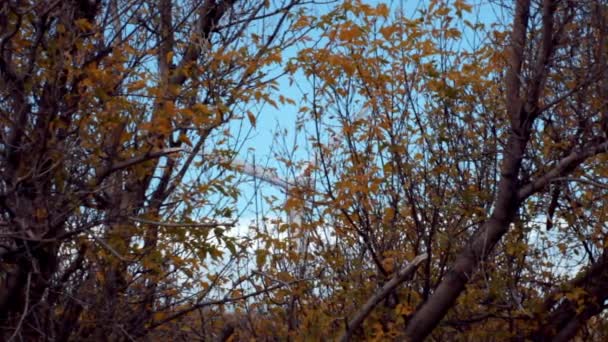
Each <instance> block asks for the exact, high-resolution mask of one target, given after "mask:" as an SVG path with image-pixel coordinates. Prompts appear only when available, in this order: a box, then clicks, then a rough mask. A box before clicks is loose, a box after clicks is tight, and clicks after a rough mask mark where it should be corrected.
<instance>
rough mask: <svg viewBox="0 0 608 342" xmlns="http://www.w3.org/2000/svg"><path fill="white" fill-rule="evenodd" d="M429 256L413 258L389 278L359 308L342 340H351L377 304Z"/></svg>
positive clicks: (412, 273)
mask: <svg viewBox="0 0 608 342" xmlns="http://www.w3.org/2000/svg"><path fill="white" fill-rule="evenodd" d="M427 258H428V255H426V254H421V255H419V256H417V257H415V258H414V260H412V262H410V263H409V264H408V265H407V266H406V267H405V268H403V269H402V270H400V271H399V272H397V274H395V276H393V278H392V279H391V280H389V281H388V282H387V283H386V284H384V286H383V287H382V288H381V289H380V290H379V291H378V292H376V293H375V294H374V295H373V296H371V297H370V298H369V299H368V300H367V302H365V304H364V305H363V306H362V307H361V309H359V311H358V312H357V313H356V314H355V316H354V317H353V319H351V320H350V321H349V322H348V326H347V327H346V331H345V332H344V335H342V337H340V339H339V340H340V341H343V342H346V341H350V339H351V337H352V335H353V333H354V332H355V331H356V330H357V328H359V326H360V325H361V324H362V323H363V321H364V320H365V318H367V316H368V315H369V314H370V313H371V312H372V310H374V308H375V307H376V305H378V303H380V302H381V301H382V300H383V299H384V298H386V296H388V295H389V294H390V293H391V292H392V291H393V290H394V289H395V288H396V287H397V286H399V285H401V284H402V283H403V282H405V281H406V280H408V279H410V278H411V277H412V276H413V275H414V272H416V269H418V265H420V263H422V262H423V261H424V260H426V259H427Z"/></svg>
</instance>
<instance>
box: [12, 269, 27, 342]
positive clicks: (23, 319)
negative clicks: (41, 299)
mask: <svg viewBox="0 0 608 342" xmlns="http://www.w3.org/2000/svg"><path fill="white" fill-rule="evenodd" d="M31 282H32V272H28V273H27V283H26V286H25V307H24V308H23V314H22V315H21V318H20V319H19V323H18V324H17V327H15V331H14V332H13V334H12V335H11V338H9V339H8V342H11V341H13V340H14V339H15V338H16V337H17V334H18V333H19V330H21V326H22V325H23V321H25V316H27V312H28V310H29V305H30V285H31Z"/></svg>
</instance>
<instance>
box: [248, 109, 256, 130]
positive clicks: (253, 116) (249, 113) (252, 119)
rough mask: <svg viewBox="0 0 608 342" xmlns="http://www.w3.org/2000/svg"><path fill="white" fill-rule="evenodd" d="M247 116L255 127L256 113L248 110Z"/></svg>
mask: <svg viewBox="0 0 608 342" xmlns="http://www.w3.org/2000/svg"><path fill="white" fill-rule="evenodd" d="M247 118H248V119H249V122H250V123H251V126H253V127H255V124H256V118H255V115H254V114H253V113H252V112H249V111H248V112H247Z"/></svg>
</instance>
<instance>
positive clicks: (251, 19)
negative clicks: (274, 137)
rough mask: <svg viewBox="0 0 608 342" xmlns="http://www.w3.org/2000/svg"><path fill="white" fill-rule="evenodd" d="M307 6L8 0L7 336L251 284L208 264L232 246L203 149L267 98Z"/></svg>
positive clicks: (222, 152)
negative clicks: (229, 279)
mask: <svg viewBox="0 0 608 342" xmlns="http://www.w3.org/2000/svg"><path fill="white" fill-rule="evenodd" d="M303 3H304V2H302V1H298V0H293V1H291V0H290V1H278V2H275V3H273V4H272V5H271V4H270V3H269V2H267V1H247V2H240V1H228V0H227V1H215V0H204V1H171V0H158V1H122V0H109V1H100V0H73V1H4V2H2V4H1V5H0V32H1V41H0V74H1V75H2V77H1V81H0V89H1V98H2V100H1V101H0V113H1V114H0V115H1V120H2V126H1V127H2V133H1V138H0V139H1V143H0V146H1V147H0V153H1V157H0V169H1V170H2V172H1V173H2V174H1V176H0V178H1V180H0V215H1V218H0V220H1V222H0V225H1V226H2V228H1V231H2V233H1V234H2V236H1V241H2V245H1V246H0V266H1V271H0V272H1V273H0V274H1V275H2V277H1V279H2V282H1V283H0V315H1V316H0V321H1V322H2V323H1V325H2V329H3V330H2V336H3V337H2V339H7V340H8V339H12V340H15V339H17V340H38V339H45V340H47V339H52V340H60V341H65V340H85V339H93V340H105V339H110V340H129V339H133V338H138V337H143V336H146V335H149V334H150V333H151V332H152V331H153V330H155V329H156V332H155V333H160V332H159V329H157V328H159V327H160V330H161V331H162V328H163V327H168V328H167V329H171V327H172V326H171V324H169V323H170V322H174V321H175V320H176V319H178V318H180V317H186V316H188V315H191V314H193V313H196V310H202V309H203V308H205V307H208V306H212V305H215V306H217V307H220V304H222V303H229V302H232V301H237V300H239V298H241V297H242V298H246V297H248V296H251V295H254V294H256V292H254V293H249V294H246V293H242V294H238V293H237V292H234V291H233V290H236V289H232V288H231V287H230V284H228V283H226V278H225V277H224V276H223V274H222V273H221V272H218V271H213V267H212V265H210V264H209V261H208V260H209V256H211V257H212V258H213V259H216V260H218V258H219V257H220V256H221V255H222V253H224V252H227V251H231V252H232V254H233V255H234V257H237V256H238V254H239V253H240V252H241V251H240V247H239V246H238V245H237V243H236V241H235V240H234V239H233V238H230V237H229V236H227V235H225V231H226V230H227V229H228V228H229V227H230V226H231V225H232V222H230V221H229V220H230V218H231V217H232V216H233V215H232V214H231V207H232V206H233V204H232V202H231V201H232V199H233V198H235V197H236V196H237V189H236V188H234V187H233V186H232V185H231V184H232V178H233V176H231V174H230V173H227V172H226V171H225V170H224V169H223V168H219V169H218V168H217V165H213V163H211V162H210V161H212V160H218V159H217V158H216V157H214V156H217V155H219V156H221V157H222V158H230V157H231V156H232V155H233V154H234V153H235V150H234V148H233V147H232V146H235V145H233V144H234V143H235V139H236V138H234V137H232V136H231V135H230V132H229V131H228V130H226V127H228V124H229V123H230V122H232V121H235V120H242V119H243V117H245V118H247V119H248V120H250V121H251V124H254V125H255V116H256V114H257V113H256V108H258V107H257V105H258V104H261V103H268V102H270V103H273V101H272V99H271V97H270V92H271V91H272V90H273V87H276V86H275V79H276V77H277V76H278V75H280V72H274V71H273V65H276V64H277V63H279V62H280V61H281V51H282V50H283V49H285V48H286V47H288V46H290V45H292V44H293V43H295V42H296V41H298V40H299V38H300V37H301V35H302V33H303V32H304V30H305V29H306V28H305V27H303V26H302V25H301V23H298V19H299V17H300V15H301V11H302V10H303V7H302V6H301V5H302V4H303ZM220 166H221V165H220ZM224 166H227V165H224ZM218 194H220V195H221V196H218ZM214 267H215V268H216V269H217V266H214ZM267 290H268V289H265V288H263V287H260V288H258V291H257V293H263V292H264V291H267ZM216 291H219V293H223V295H222V296H224V295H225V297H223V299H222V298H220V299H221V300H215V299H214V297H213V293H214V292H216ZM209 317H211V315H210V314H209ZM192 319H193V318H192V317H190V316H188V317H187V320H183V321H182V323H184V322H185V323H187V322H188V320H190V323H192V322H191V320H192ZM173 327H175V326H173ZM184 329H187V327H184V326H183V325H182V330H184ZM214 333H215V331H211V332H210V334H214ZM171 334H173V335H174V336H177V334H180V332H179V330H172V332H171Z"/></svg>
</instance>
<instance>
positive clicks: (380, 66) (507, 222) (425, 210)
mask: <svg viewBox="0 0 608 342" xmlns="http://www.w3.org/2000/svg"><path fill="white" fill-rule="evenodd" d="M500 6H502V9H503V10H504V11H506V12H507V13H509V16H510V17H511V18H512V19H513V23H512V24H511V25H504V26H500V25H498V26H496V25H494V26H490V27H487V26H486V25H484V24H483V23H482V22H472V21H471V16H470V15H467V14H466V13H469V12H470V11H471V10H472V7H471V6H469V5H467V4H466V3H465V2H462V1H455V2H453V3H448V2H444V1H429V2H428V3H427V4H426V5H425V6H423V7H422V8H421V10H420V12H419V14H418V16H417V17H413V18H408V17H406V16H405V15H402V14H401V13H399V12H398V11H397V13H392V14H391V13H390V11H389V8H388V7H387V6H385V5H382V4H380V5H378V6H370V5H366V4H364V3H362V2H358V1H352V2H345V3H343V4H342V5H339V6H338V8H337V9H336V10H335V12H332V13H329V14H328V15H327V16H325V17H322V18H320V19H319V21H318V27H319V28H320V29H321V31H322V38H321V39H319V41H318V43H317V44H316V45H315V46H314V47H313V48H310V49H304V50H302V52H301V54H300V56H299V65H300V66H301V68H302V71H303V72H304V73H305V74H306V75H307V76H308V78H309V80H310V83H311V87H312V90H311V92H310V93H309V94H307V95H308V102H306V103H305V106H304V107H303V108H302V112H303V115H306V116H308V117H309V118H310V119H311V120H312V121H313V124H312V125H309V126H307V125H303V128H302V129H304V130H308V133H309V136H310V140H311V141H312V143H313V145H314V146H315V148H316V155H317V165H318V168H317V170H316V179H317V183H316V185H315V189H314V192H315V199H314V200H313V201H309V200H306V199H305V198H302V203H300V204H299V205H302V206H309V205H311V203H314V206H313V207H314V215H313V216H312V217H310V218H309V221H308V223H307V224H303V225H302V226H301V227H299V229H304V230H312V235H313V236H316V237H317V239H316V240H313V244H314V246H313V247H311V250H312V251H313V252H312V256H307V258H308V260H314V261H311V262H310V264H312V265H315V264H316V265H318V267H316V268H315V270H316V271H312V274H315V273H316V272H318V273H320V274H322V276H321V277H319V279H318V281H317V283H315V284H312V285H310V286H309V287H308V288H306V289H299V290H298V292H297V294H298V298H299V303H301V305H300V307H299V308H300V311H299V316H298V318H297V319H296V321H297V322H298V324H299V325H298V328H297V329H296V331H298V332H299V334H301V335H299V336H318V335H314V334H315V333H316V332H315V330H316V329H320V330H323V331H338V330H342V331H344V335H343V336H347V337H348V336H358V337H360V338H377V339H385V338H394V337H398V336H400V337H401V338H405V337H407V338H409V339H411V340H415V341H418V340H422V339H424V338H425V337H427V336H429V335H432V336H433V337H434V338H435V339H437V340H445V339H450V338H453V336H454V333H458V334H459V336H462V337H463V338H465V339H466V338H471V339H482V338H486V339H487V338H492V339H512V338H528V339H532V340H551V339H557V340H566V339H568V338H571V337H573V336H575V335H576V334H577V333H578V334H582V335H579V336H594V338H597V339H602V337H601V336H605V334H606V329H605V325H604V323H601V322H603V320H604V319H603V317H602V316H601V315H600V314H601V313H602V312H603V310H604V308H605V307H604V304H603V303H604V302H605V299H606V297H605V294H606V287H605V286H604V285H601V284H602V282H603V281H604V279H605V274H606V273H605V272H606V269H605V268H604V264H605V256H604V255H605V252H604V244H605V243H604V241H605V229H606V220H605V218H606V216H605V215H606V213H605V209H604V207H605V205H604V200H603V199H604V197H605V189H606V185H605V184H606V183H605V177H606V173H605V172H606V171H605V165H604V164H605V163H604V161H605V158H606V152H607V148H608V141H607V140H606V139H607V137H606V130H605V127H606V115H605V96H604V95H603V94H604V93H603V90H602V89H603V85H604V84H605V82H606V81H605V75H606V74H605V73H606V65H605V62H604V60H605V58H604V57H602V56H604V54H605V48H606V41H605V28H606V27H605V20H606V14H607V13H606V6H605V4H604V3H603V2H601V1H583V2H571V1H543V2H538V3H537V2H530V1H517V2H515V4H514V5H513V7H510V6H509V5H508V4H506V3H504V4H501V5H500ZM463 41H466V42H470V43H469V45H467V46H466V47H463V46H462V44H463V43H462V42H463ZM541 222H542V224H541ZM327 236H329V238H328V237H327ZM417 255H419V256H422V255H426V256H428V258H427V259H426V260H425V261H424V262H423V263H422V264H421V265H420V267H419V268H418V270H417V272H416V276H415V277H414V279H409V278H407V277H403V278H402V279H401V280H402V281H405V280H408V279H409V281H407V282H405V283H403V282H402V283H401V285H402V286H401V287H400V288H396V289H395V288H394V287H393V285H392V283H393V280H394V279H396V278H395V277H394V274H396V273H397V271H398V270H399V269H400V268H399V265H402V266H403V267H404V268H403V269H402V270H403V271H405V270H408V269H410V268H408V267H409V266H408V262H409V261H412V262H414V261H416V262H415V263H414V264H417V263H418V262H420V258H415V257H416V256H417ZM295 260H297V261H298V262H299V259H297V258H296V259H295ZM315 261H316V263H315ZM272 267H273V266H272V264H271V265H269V269H270V270H272ZM577 273H578V274H577ZM400 278H401V277H400ZM309 284H310V283H309ZM389 285H390V286H389ZM305 303H314V304H305ZM370 305H371V306H373V307H375V309H374V310H372V311H371V312H370V310H369V308H370ZM278 306H279V307H281V306H280V305H278ZM360 314H361V315H369V316H367V318H366V319H365V322H363V325H362V326H358V325H356V326H349V323H352V322H355V323H357V324H359V320H358V319H354V317H357V318H358V317H359V315H360ZM277 318H280V315H279V317H277ZM313 326H314V328H313ZM585 327H593V328H589V329H591V330H595V331H590V330H588V329H586V328H585ZM600 327H604V328H602V329H599V328H600ZM306 334H311V335H306Z"/></svg>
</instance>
